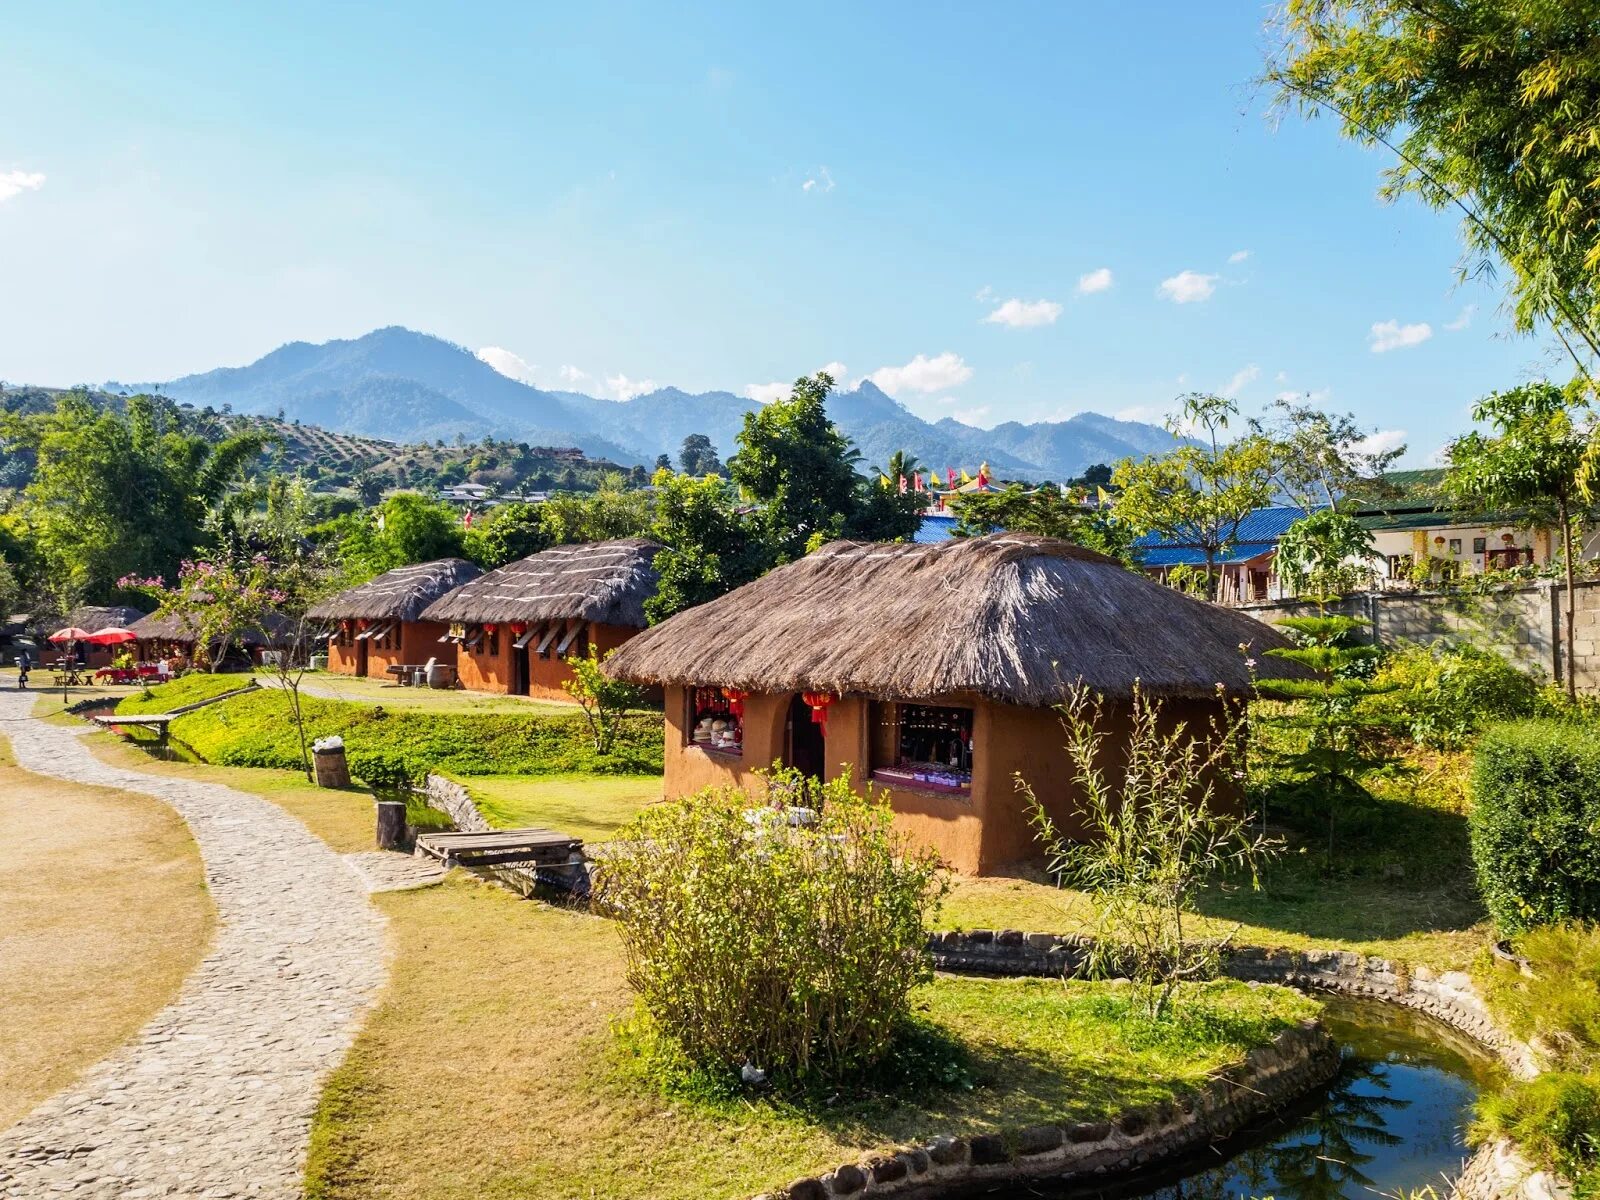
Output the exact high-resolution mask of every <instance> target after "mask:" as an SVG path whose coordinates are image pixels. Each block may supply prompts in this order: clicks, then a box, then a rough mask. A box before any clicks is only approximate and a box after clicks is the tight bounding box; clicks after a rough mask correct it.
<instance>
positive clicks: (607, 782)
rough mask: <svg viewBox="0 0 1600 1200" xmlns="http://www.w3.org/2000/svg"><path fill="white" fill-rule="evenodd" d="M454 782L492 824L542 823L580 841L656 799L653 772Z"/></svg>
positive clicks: (601, 834)
mask: <svg viewBox="0 0 1600 1200" xmlns="http://www.w3.org/2000/svg"><path fill="white" fill-rule="evenodd" d="M459 782H461V783H463V784H465V785H466V788H467V790H468V791H469V792H471V793H472V798H473V799H474V800H475V801H476V802H477V805H478V810H479V811H480V812H482V813H483V815H484V817H485V818H487V819H488V821H489V823H490V824H491V825H493V826H495V827H496V828H499V829H517V828H523V827H526V826H530V825H532V826H542V827H544V828H546V829H555V830H559V831H560V832H562V833H570V834H572V835H573V836H574V837H581V838H582V839H583V840H584V841H586V842H603V841H606V840H607V839H608V838H610V837H612V836H613V835H614V834H615V833H616V831H617V828H618V827H619V826H621V825H623V824H624V823H625V822H627V821H628V820H629V819H630V818H632V817H633V816H634V814H635V813H637V812H639V810H640V809H642V808H644V806H645V805H647V804H652V803H654V802H655V801H657V800H660V799H661V778H660V776H657V775H644V776H640V775H547V776H534V777H529V776H526V775H475V776H472V777H471V778H467V779H462V780H460V781H459Z"/></svg>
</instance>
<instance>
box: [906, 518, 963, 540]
mask: <svg viewBox="0 0 1600 1200" xmlns="http://www.w3.org/2000/svg"><path fill="white" fill-rule="evenodd" d="M955 527H956V519H955V517H954V516H952V515H951V514H950V513H923V514H922V524H921V525H919V526H918V527H917V532H916V533H915V534H914V535H913V536H912V538H911V540H912V541H913V542H919V543H921V544H922V545H924V546H931V545H933V544H934V543H935V542H948V541H949V540H950V539H951V538H953V537H954V536H955Z"/></svg>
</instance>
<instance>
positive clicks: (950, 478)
mask: <svg viewBox="0 0 1600 1200" xmlns="http://www.w3.org/2000/svg"><path fill="white" fill-rule="evenodd" d="M944 485H945V487H947V488H949V489H950V490H951V491H952V492H953V491H955V490H956V469H955V468H954V467H946V468H945V469H944Z"/></svg>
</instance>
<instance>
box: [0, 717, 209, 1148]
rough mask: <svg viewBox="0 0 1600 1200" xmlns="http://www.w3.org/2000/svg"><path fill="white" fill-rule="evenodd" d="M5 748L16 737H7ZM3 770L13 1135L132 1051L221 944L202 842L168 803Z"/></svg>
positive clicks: (1, 887) (3, 932) (3, 1037)
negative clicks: (51, 1101)
mask: <svg viewBox="0 0 1600 1200" xmlns="http://www.w3.org/2000/svg"><path fill="white" fill-rule="evenodd" d="M0 744H3V740H0ZM7 752H8V756H7V758H6V764H5V765H0V828H3V829H4V830H5V837H4V838H3V839H0V1013H4V1018H5V1019H4V1020H3V1021H0V1128H3V1127H5V1126H8V1125H10V1124H12V1123H13V1122H15V1121H16V1120H18V1119H19V1118H20V1117H22V1116H23V1115H24V1114H25V1113H27V1112H28V1111H29V1110H30V1109H32V1108H33V1107H34V1106H35V1105H36V1104H38V1103H39V1102H40V1101H42V1100H44V1099H45V1098H46V1097H47V1096H50V1095H52V1094H53V1093H55V1092H57V1091H59V1090H61V1089H62V1088H64V1087H66V1086H68V1085H69V1084H70V1083H71V1082H72V1081H73V1080H74V1079H76V1078H77V1077H78V1076H79V1075H80V1074H82V1072H83V1071H84V1070H85V1069H87V1068H88V1067H89V1066H91V1065H92V1064H93V1063H95V1062H97V1061H98V1060H100V1059H102V1058H104V1057H105V1056H106V1055H108V1054H110V1053H111V1052H112V1051H113V1050H115V1049H116V1048H117V1047H118V1046H120V1045H121V1044H122V1043H124V1042H126V1041H127V1040H128V1039H129V1038H130V1037H131V1036H133V1034H134V1033H136V1032H137V1031H138V1030H139V1028H140V1027H141V1026H143V1025H144V1023H145V1022H146V1021H148V1020H149V1019H150V1018H151V1017H152V1016H153V1015H154V1014H155V1013H156V1012H158V1011H159V1010H160V1009H161V1008H162V1007H164V1006H165V1005H166V1004H167V1003H168V1002H169V1001H171V999H172V998H173V996H174V995H175V994H176V993H177V991H178V988H179V987H180V985H181V984H182V982H183V980H184V978H185V976H187V975H188V974H189V972H190V970H191V969H193V967H194V966H195V964H196V963H197V962H199V960H200V958H201V956H202V955H203V954H204V952H205V949H206V947H207V945H208V944H209V943H210V940H211V935H212V929H213V924H214V919H215V918H214V912H213V908H212V904H211V898H210V896H209V895H208V893H207V891H206V886H205V874H204V871H203V868H202V866H201V862H200V855H199V852H198V850H197V849H196V847H195V844H194V840H193V839H192V838H191V837H190V836H189V831H188V828H187V827H186V826H185V825H184V823H183V821H182V820H181V819H180V818H179V817H178V815H177V814H176V813H174V812H173V811H172V810H171V809H169V808H168V807H167V806H166V805H164V804H162V803H160V802H159V801H157V800H154V799H151V798H149V797H145V796H138V795H133V794H131V793H127V792H119V791H112V790H108V789H104V788H90V787H84V786H81V785H77V784H72V783H65V782H62V781H58V780H54V779H46V778H44V777H43V776H39V775H33V774H30V773H28V772H26V771H22V770H19V769H18V768H16V767H15V766H12V765H9V764H10V761H11V760H10V758H9V747H8V748H7Z"/></svg>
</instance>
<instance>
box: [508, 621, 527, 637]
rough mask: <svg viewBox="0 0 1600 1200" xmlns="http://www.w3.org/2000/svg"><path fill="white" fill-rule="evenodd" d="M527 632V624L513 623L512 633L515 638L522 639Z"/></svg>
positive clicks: (521, 622)
mask: <svg viewBox="0 0 1600 1200" xmlns="http://www.w3.org/2000/svg"><path fill="white" fill-rule="evenodd" d="M527 632H528V626H527V624H526V623H525V622H523V621H513V622H511V633H512V636H513V637H521V636H522V635H523V634H525V633H527Z"/></svg>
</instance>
